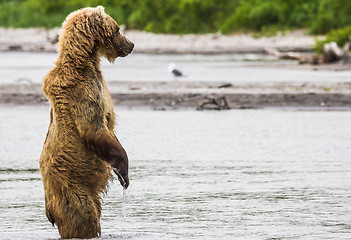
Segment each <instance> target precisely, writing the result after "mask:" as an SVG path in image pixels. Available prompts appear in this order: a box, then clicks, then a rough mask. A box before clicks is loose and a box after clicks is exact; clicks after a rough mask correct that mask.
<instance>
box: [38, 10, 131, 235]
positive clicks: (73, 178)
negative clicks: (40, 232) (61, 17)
mask: <svg viewBox="0 0 351 240" xmlns="http://www.w3.org/2000/svg"><path fill="white" fill-rule="evenodd" d="M133 47H134V45H133V43H132V42H130V41H129V40H128V39H126V38H125V37H124V36H123V35H122V34H120V33H119V27H118V25H117V23H116V22H115V21H114V20H113V19H112V18H111V17H110V16H108V15H107V14H106V13H105V12H104V8H103V7H101V6H99V7H97V8H85V9H81V10H78V11H76V12H73V13H71V14H70V15H69V16H68V17H67V18H66V20H65V22H64V23H63V25H62V32H61V35H60V38H59V57H58V60H57V61H56V63H55V64H56V66H55V67H54V68H53V69H51V71H50V72H49V73H48V74H47V75H46V77H45V78H44V82H43V91H44V93H45V95H46V96H47V98H48V99H49V101H50V104H51V110H50V125H49V129H48V132H47V136H46V139H45V142H44V146H43V150H42V153H41V156H40V170H41V173H42V178H43V183H44V191H45V211H46V216H47V218H48V219H49V221H50V222H51V223H52V224H56V225H57V227H58V230H59V233H60V235H61V237H62V238H92V237H96V236H99V235H100V233H101V229H100V215H101V194H103V193H104V192H105V191H106V187H107V185H108V182H109V180H110V179H111V176H112V175H111V171H112V170H114V171H115V173H116V174H117V175H118V177H119V180H120V182H121V184H122V185H123V186H124V187H125V188H127V187H128V185H129V179H128V157H127V154H126V152H125V150H124V149H123V147H122V146H121V144H120V143H119V141H118V139H117V137H116V136H115V134H114V126H115V114H114V111H113V102H112V99H111V96H110V94H109V91H108V89H107V87H106V83H105V81H104V79H103V77H102V74H101V71H100V57H101V56H104V57H106V58H107V59H108V60H109V61H110V62H113V61H114V60H115V58H117V57H124V56H126V55H128V54H129V53H130V52H131V51H132V49H133Z"/></svg>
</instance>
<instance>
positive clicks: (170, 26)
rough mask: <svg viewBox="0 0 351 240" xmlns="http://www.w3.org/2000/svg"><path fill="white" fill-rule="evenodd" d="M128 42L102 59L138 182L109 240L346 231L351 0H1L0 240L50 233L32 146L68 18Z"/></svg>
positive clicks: (109, 209) (113, 198)
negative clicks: (111, 25) (87, 17)
mask: <svg viewBox="0 0 351 240" xmlns="http://www.w3.org/2000/svg"><path fill="white" fill-rule="evenodd" d="M98 5H102V6H104V7H105V12H106V13H107V14H109V15H110V16H111V17H113V18H114V19H115V20H116V21H117V22H118V24H119V25H120V26H121V31H122V32H123V34H125V35H126V36H127V37H128V38H129V39H130V40H131V41H133V42H134V43H135V49H134V51H133V53H132V54H130V55H129V56H127V57H125V58H117V60H116V62H115V63H114V64H111V63H109V62H108V61H107V60H106V59H102V60H101V68H102V73H103V76H104V78H105V81H106V82H107V85H108V88H109V91H110V93H111V95H112V98H113V100H114V103H115V112H116V115H117V118H116V119H117V126H116V129H115V132H116V135H117V136H118V138H119V140H120V141H121V143H122V145H123V146H124V148H125V149H126V151H127V153H128V156H129V161H130V181H131V185H130V187H129V189H128V190H127V192H123V190H122V187H121V186H120V185H119V183H118V181H114V182H113V183H112V184H111V186H110V188H109V191H108V193H107V195H106V196H103V205H102V208H103V212H102V217H101V225H102V239H338V240H339V239H350V238H351V221H350V217H349V216H350V215H351V208H350V206H351V197H350V196H351V168H350V156H351V148H350V146H351V125H350V120H351V111H350V110H351V71H350V70H351V64H350V63H351V61H350V41H351V38H350V36H351V18H350V13H351V1H349V0H245V1H244V0H221V1H215V0H162V1H161V0H153V1H151V0H119V1H113V0H111V1H110V0H106V1H82V0H73V1H62V0H56V1H44V0H0V195H1V197H0V219H1V221H0V232H1V234H0V239H58V238H59V234H58V231H57V228H56V227H54V228H53V227H52V226H51V224H50V223H49V222H48V221H47V219H46V217H45V210H44V193H43V186H42V182H41V174H40V171H39V163H38V161H39V157H40V153H41V149H42V145H43V142H44V139H45V134H46V131H47V128H48V125H49V111H50V106H49V103H48V101H47V99H46V98H45V96H43V94H42V90H41V83H42V79H43V78H44V76H45V75H46V73H47V72H48V71H49V70H50V69H51V68H52V67H54V66H55V61H56V59H57V39H58V36H59V34H60V26H61V23H62V22H63V20H64V19H65V18H66V16H67V15H68V14H69V13H70V12H72V11H75V10H77V9H80V8H83V7H88V6H89V7H95V6H98Z"/></svg>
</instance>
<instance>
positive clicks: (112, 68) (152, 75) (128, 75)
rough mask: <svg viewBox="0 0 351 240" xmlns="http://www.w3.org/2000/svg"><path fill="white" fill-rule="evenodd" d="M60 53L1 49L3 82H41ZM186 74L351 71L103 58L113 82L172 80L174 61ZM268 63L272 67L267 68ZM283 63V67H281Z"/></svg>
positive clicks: (278, 75) (286, 79) (226, 58)
mask: <svg viewBox="0 0 351 240" xmlns="http://www.w3.org/2000/svg"><path fill="white" fill-rule="evenodd" d="M56 58H57V53H23V52H2V53H1V52H0V84H1V83H18V82H20V83H26V82H28V81H30V82H35V83H40V82H41V81H42V79H43V77H44V76H45V75H46V73H47V72H48V71H49V70H50V69H51V68H52V67H53V66H54V62H55V61H56ZM172 62H173V63H175V64H176V66H177V68H179V69H180V70H181V71H182V72H183V73H184V75H186V77H184V78H181V81H210V82H216V81H220V82H230V83H237V84H241V83H261V84H262V83H301V82H302V83H303V82H308V83H311V82H331V83H336V82H350V81H351V71H350V70H349V71H337V72H336V71H330V70H329V71H325V70H319V71H313V70H308V69H299V68H295V69H292V68H282V67H281V66H282V65H285V64H289V65H292V66H293V65H294V64H297V61H290V60H289V61H286V60H279V59H277V58H274V57H271V56H267V55H262V54H223V55H194V54H188V55H184V54H180V55H160V54H155V55H153V54H131V55H129V56H128V57H125V58H117V60H116V62H115V64H110V63H109V62H108V61H107V60H103V61H102V64H101V66H102V70H103V75H104V78H105V80H106V81H107V82H109V81H148V82H150V81H171V80H173V77H172V76H171V74H170V73H169V72H168V66H169V64H170V63H172ZM267 64H268V65H269V67H267ZM279 66H280V67H279Z"/></svg>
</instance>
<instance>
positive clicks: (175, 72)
mask: <svg viewBox="0 0 351 240" xmlns="http://www.w3.org/2000/svg"><path fill="white" fill-rule="evenodd" d="M168 71H169V72H170V73H171V74H172V75H173V76H174V77H175V78H178V77H184V75H183V73H182V72H181V71H180V70H178V69H177V68H176V66H175V64H174V63H171V64H169V66H168Z"/></svg>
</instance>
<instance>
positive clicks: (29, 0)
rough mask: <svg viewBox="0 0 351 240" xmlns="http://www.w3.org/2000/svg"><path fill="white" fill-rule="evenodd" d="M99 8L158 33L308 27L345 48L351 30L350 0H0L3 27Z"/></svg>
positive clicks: (55, 21)
mask: <svg viewBox="0 0 351 240" xmlns="http://www.w3.org/2000/svg"><path fill="white" fill-rule="evenodd" d="M97 5H103V6H105V8H106V12H107V13H108V14H110V15H111V16H112V17H113V18H115V19H116V20H117V22H118V23H119V24H124V25H126V26H127V27H128V28H130V29H140V30H145V31H149V32H156V33H211V32H217V31H221V32H223V33H224V34H230V33H234V32H238V31H241V32H242V31H254V32H260V33H268V34H269V33H275V32H276V31H278V30H280V31H281V30H287V29H295V28H306V29H308V30H309V32H310V33H311V34H320V33H328V32H330V31H331V32H330V34H328V37H327V40H331V39H334V37H340V38H341V39H342V40H341V39H340V43H342V42H344V39H345V38H348V36H349V35H350V28H351V27H350V26H351V17H350V13H351V1H350V0H116V1H114V0H100V1H96V0H71V1H64V0H55V1H47V0H0V26H5V27H45V28H52V27H56V26H60V24H61V22H62V21H63V20H64V18H65V17H66V16H67V14H68V13H70V12H72V11H74V10H76V9H79V8H83V7H87V6H97ZM339 28H342V29H341V30H335V29H339ZM345 34H346V35H347V36H346V35H345ZM341 35H342V37H341ZM344 35H345V36H344Z"/></svg>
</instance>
